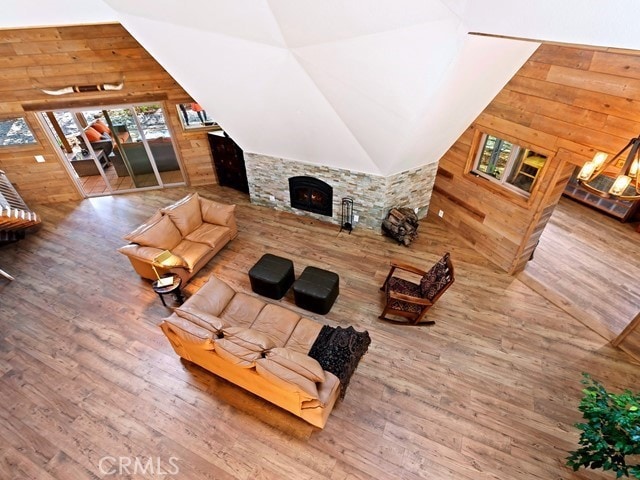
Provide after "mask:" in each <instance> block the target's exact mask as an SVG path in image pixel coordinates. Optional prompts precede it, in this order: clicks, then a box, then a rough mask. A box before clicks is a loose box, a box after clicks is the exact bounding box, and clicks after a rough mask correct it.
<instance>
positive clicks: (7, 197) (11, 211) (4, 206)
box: [0, 170, 41, 242]
mask: <svg viewBox="0 0 640 480" xmlns="http://www.w3.org/2000/svg"><path fill="white" fill-rule="evenodd" d="M40 223H41V220H40V217H38V215H37V214H36V213H35V212H32V211H31V210H30V209H29V207H28V206H27V204H26V203H24V200H22V197H20V195H19V194H18V192H16V189H15V188H14V187H13V185H12V184H11V182H10V181H9V179H8V178H7V176H6V175H5V173H4V172H3V171H2V170H0V242H7V241H14V240H18V239H20V238H24V234H25V232H26V231H27V230H28V229H30V228H32V227H35V226H36V225H38V224H40Z"/></svg>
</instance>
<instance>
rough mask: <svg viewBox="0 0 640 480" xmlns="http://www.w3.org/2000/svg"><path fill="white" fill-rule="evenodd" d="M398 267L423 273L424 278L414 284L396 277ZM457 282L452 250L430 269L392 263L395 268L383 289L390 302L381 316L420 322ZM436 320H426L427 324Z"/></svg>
mask: <svg viewBox="0 0 640 480" xmlns="http://www.w3.org/2000/svg"><path fill="white" fill-rule="evenodd" d="M396 270H401V271H405V272H409V273H410V274H415V275H419V276H420V277H421V278H420V281H419V282H418V283H413V282H411V281H409V280H406V279H404V278H401V277H397V276H394V275H393V274H394V273H395V271H396ZM453 281H454V275H453V265H452V263H451V258H450V255H449V253H446V254H445V255H444V256H443V257H442V258H441V259H440V260H439V261H438V262H437V263H436V264H435V265H434V266H433V267H431V269H430V270H429V271H428V272H426V271H424V270H421V269H419V268H416V267H413V266H411V265H407V264H403V263H398V262H391V269H390V270H389V275H387V278H386V280H385V281H384V284H383V285H382V287H381V288H380V290H382V291H384V292H385V297H386V303H385V306H384V310H383V311H382V313H381V314H380V317H379V318H380V319H382V320H387V321H389V322H394V323H401V324H406V325H418V324H419V323H421V322H422V320H423V319H424V316H425V315H426V313H427V311H428V310H429V308H431V307H432V306H433V304H434V303H436V301H437V300H438V298H440V296H441V295H442V294H443V293H444V292H445V290H447V288H449V287H450V286H451V284H452V283H453ZM387 314H391V315H396V316H400V317H403V318H404V320H395V319H391V318H387V316H386V315H387ZM433 323H435V322H433V321H430V322H422V324H424V325H428V324H433Z"/></svg>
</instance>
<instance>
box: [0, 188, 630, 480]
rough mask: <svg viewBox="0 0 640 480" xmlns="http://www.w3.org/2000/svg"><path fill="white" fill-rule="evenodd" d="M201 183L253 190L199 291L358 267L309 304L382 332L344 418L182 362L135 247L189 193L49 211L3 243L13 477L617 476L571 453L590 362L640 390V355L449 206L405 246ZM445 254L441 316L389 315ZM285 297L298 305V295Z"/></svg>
mask: <svg viewBox="0 0 640 480" xmlns="http://www.w3.org/2000/svg"><path fill="white" fill-rule="evenodd" d="M195 190H196V191H198V192H199V193H200V194H202V195H204V196H206V197H208V198H212V199H216V200H220V201H225V202H229V203H231V202H233V203H237V204H238V208H237V219H238V225H239V232H240V233H239V236H238V238H236V239H235V240H234V241H232V242H231V243H230V244H229V245H227V246H226V247H225V248H224V249H223V250H222V251H221V252H220V253H219V254H218V255H217V256H216V257H214V259H213V260H212V261H211V262H210V263H209V264H208V265H207V266H206V267H205V268H204V269H203V270H201V271H200V272H199V274H198V275H196V276H195V277H194V279H193V280H192V281H191V282H190V283H189V285H188V286H187V288H186V293H187V295H189V294H193V293H194V292H195V291H197V290H198V288H199V287H200V286H201V285H202V284H203V283H204V281H206V279H207V278H208V277H209V276H210V275H212V274H215V275H218V276H220V277H221V278H223V279H224V280H225V281H227V282H229V283H231V284H233V285H234V286H235V287H237V288H240V289H243V290H245V291H250V286H249V279H248V276H247V271H248V270H249V268H250V267H251V266H252V265H253V264H254V263H255V262H256V261H257V260H258V258H259V257H260V256H261V255H262V254H263V253H265V252H272V253H275V254H280V255H283V256H287V257H289V258H291V259H292V260H293V261H294V264H295V269H296V275H299V274H300V273H301V271H302V269H303V268H304V267H305V266H308V265H314V266H320V267H324V268H327V269H329V270H333V271H335V272H337V273H339V274H340V277H341V283H340V286H341V292H340V295H339V297H338V299H337V301H336V303H335V305H334V307H333V309H332V310H331V312H330V313H329V314H327V315H326V316H324V317H323V316H317V315H313V314H310V313H308V312H304V313H305V315H308V316H310V317H312V318H317V319H319V320H321V321H325V322H327V323H329V324H332V325H342V326H347V325H353V326H354V327H356V328H358V329H366V330H368V331H369V333H370V335H371V339H372V343H371V346H370V348H369V352H368V353H367V354H366V355H365V356H364V357H363V359H362V361H361V362H360V365H359V366H358V369H357V370H356V372H355V374H354V376H353V378H352V380H351V384H350V386H349V390H348V391H347V395H346V397H345V399H344V400H343V401H342V402H340V403H338V405H337V406H336V408H335V409H334V411H333V413H332V414H331V416H330V418H329V421H328V423H327V426H326V428H325V429H324V430H318V429H314V428H313V427H311V426H310V425H308V424H306V423H305V422H303V421H302V420H299V419H298V418H297V417H294V416H292V415H290V414H288V413H286V412H284V411H281V410H280V409H278V408H277V407H274V406H272V405H270V404H268V403H266V402H264V401H263V400H261V399H259V398H257V397H254V396H252V395H251V394H248V393H246V392H244V391H243V390H241V389H240V388H237V387H235V386H234V385H231V384H229V383H227V382H225V381H224V380H221V379H218V378H216V377H215V376H213V375H212V374H209V373H208V372H206V371H204V370H202V369H200V368H198V367H195V366H193V365H190V364H185V363H182V362H181V361H180V360H179V359H178V357H177V356H176V355H175V354H174V352H173V350H172V349H171V347H170V345H169V343H168V341H167V339H166V338H165V337H164V335H163V334H162V332H161V331H160V329H159V328H158V324H159V323H160V320H161V319H162V318H163V317H164V316H167V315H168V314H169V310H168V309H166V308H164V307H163V306H162V304H161V302H160V300H159V299H158V297H157V296H156V295H155V294H154V293H153V291H152V290H151V287H150V284H149V282H147V281H145V280H142V279H140V278H139V277H138V276H137V275H136V274H135V273H134V271H133V269H132V268H131V266H130V264H129V263H128V261H127V259H126V258H125V257H124V256H123V255H121V254H119V253H117V251H116V249H117V248H118V247H119V246H121V245H122V244H123V241H122V240H121V237H122V235H124V234H125V233H127V232H129V231H130V230H132V229H133V228H134V227H136V226H137V225H139V224H140V223H141V222H142V221H143V220H144V219H146V218H147V217H148V216H150V215H151V214H152V213H153V211H154V210H155V209H156V208H158V207H161V206H164V205H166V204H168V203H170V202H171V201H173V200H177V199H179V198H181V197H182V196H183V195H184V194H185V193H186V192H188V191H190V189H187V188H176V189H170V190H162V191H149V192H144V193H133V194H126V195H118V196H113V197H100V198H94V199H90V200H85V201H82V202H70V203H62V204H55V205H42V206H38V207H35V208H34V209H35V210H36V211H37V212H38V214H39V215H40V216H41V217H42V218H43V222H44V223H43V228H42V229H41V230H40V231H39V232H37V233H35V234H32V235H29V236H28V237H27V238H26V239H25V240H22V241H20V242H18V243H15V244H11V245H8V246H6V247H4V248H2V249H0V267H1V268H3V269H4V270H6V271H7V273H10V274H12V275H13V276H14V277H15V280H14V281H13V282H10V281H5V280H0V326H1V332H2V335H1V336H0V390H1V392H2V402H0V478H32V479H52V478H57V479H71V478H72V479H84V478H166V479H168V478H184V479H205V478H206V479H216V480H223V479H252V480H253V479H296V480H298V479H333V480H337V479H372V478H376V479H396V478H398V479H400V478H401V479H408V480H414V479H419V478H428V479H462V480H464V479H468V480H472V479H473V480H478V479H493V480H498V479H500V480H505V479H543V480H549V479H556V480H558V479H605V478H610V476H609V475H604V474H603V473H601V472H597V471H580V472H576V473H574V472H572V471H570V470H569V469H568V468H567V467H565V466H564V461H565V460H564V458H565V457H566V456H567V451H568V450H570V449H572V448H574V447H575V445H576V441H577V438H578V431H577V430H576V429H575V428H574V427H573V426H572V425H573V424H574V423H575V422H577V421H579V419H580V415H579V412H578V410H577V405H578V402H579V399H580V396H581V385H580V374H581V372H590V373H591V374H592V375H593V376H594V377H595V378H597V379H598V380H600V381H602V382H603V383H604V384H605V385H606V386H607V387H609V388H610V389H612V390H619V389H623V388H632V389H637V386H638V385H640V368H639V365H638V364H637V363H635V362H633V361H632V360H631V359H630V357H628V356H627V355H626V354H625V353H624V352H621V351H619V350H617V349H615V348H613V347H611V346H610V345H609V344H608V343H607V341H606V340H604V339H603V338H602V337H601V336H600V335H598V334H596V333H595V332H593V331H592V330H589V329H587V328H585V327H584V325H583V324H582V323H580V322H578V321H577V320H575V319H574V318H573V317H571V316H570V315H568V314H567V313H566V312H564V311H563V310H561V309H560V308H558V307H556V306H555V305H553V304H552V303H550V302H549V301H547V300H545V299H544V298H543V297H541V296H540V295H539V294H537V293H536V292H534V291H533V290H532V289H531V288H529V287H528V286H526V285H525V284H524V283H522V282H521V281H520V280H519V279H518V278H514V277H510V276H508V275H506V274H505V273H503V272H502V271H500V270H499V269H498V268H497V267H495V266H493V265H492V264H490V263H489V262H488V261H487V260H485V259H484V258H482V257H481V256H479V255H478V254H477V253H476V252H474V251H473V250H472V249H471V247H470V246H469V245H468V244H466V243H465V241H464V240H463V239H460V238H457V237H455V236H454V235H452V234H450V233H449V232H448V231H447V229H446V226H445V225H444V224H443V223H442V222H441V221H440V220H439V219H438V218H437V217H436V218H430V219H427V220H425V221H423V222H422V224H421V227H420V236H419V238H418V239H417V240H416V241H415V242H414V243H413V244H412V245H411V247H409V248H406V247H403V246H399V245H397V244H396V243H395V242H393V241H392V240H390V239H389V238H386V237H382V236H379V235H377V234H375V233H373V232H367V231H364V230H361V229H358V228H357V225H356V228H355V230H354V231H353V233H352V234H350V235H349V234H347V233H346V232H342V233H338V230H339V227H337V226H336V225H330V224H326V223H322V222H318V221H316V220H312V219H308V218H304V217H297V216H295V215H291V214H287V213H282V212H275V211H273V210H270V209H267V208H264V207H257V206H254V205H250V204H249V203H248V199H247V198H246V197H245V196H243V195H242V194H240V193H238V192H235V191H233V190H230V189H225V188H220V187H206V188H197V189H195ZM445 251H450V252H451V254H452V260H453V262H454V265H455V268H456V282H455V283H454V284H453V286H452V287H451V288H450V289H449V290H448V291H447V292H446V293H445V295H443V297H442V298H441V299H440V300H439V302H438V304H437V305H436V306H435V307H434V308H432V309H431V310H430V313H429V318H430V319H431V320H435V321H436V324H435V325H434V326H422V327H406V326H405V327H403V326H398V325H394V324H390V323H385V322H382V321H380V320H378V318H377V316H378V315H379V313H380V311H381V309H382V298H381V293H380V291H379V286H380V284H381V282H382V281H383V279H384V277H385V275H386V273H387V272H388V262H389V260H390V259H391V258H396V259H400V260H403V261H405V262H408V263H414V264H416V265H418V266H423V267H427V266H430V265H431V264H433V262H435V261H436V260H437V259H438V258H440V256H441V255H442V254H443V253H444V252H445ZM282 302H283V303H284V304H285V305H286V306H288V307H291V308H293V309H296V308H297V307H295V305H294V304H293V301H292V296H291V292H289V293H288V294H287V296H286V297H285V298H284V299H283V300H282ZM300 311H301V310H300ZM301 312H302V311H301ZM105 457H108V458H106V460H104V459H105ZM136 459H137V461H138V462H139V463H144V462H151V464H152V465H153V467H154V469H153V471H149V470H148V469H147V471H146V474H140V475H133V474H131V475H127V474H122V475H108V474H107V473H105V472H113V471H118V468H117V467H118V464H122V463H124V464H125V466H126V465H127V463H128V462H130V463H131V465H130V466H128V467H127V468H128V471H129V472H131V473H132V472H133V465H134V464H135V462H136ZM145 465H146V466H147V467H148V463H145ZM174 465H175V466H176V467H177V468H178V469H179V474H176V475H172V474H171V473H172V472H173V473H175V470H174V469H173V467H174ZM100 467H102V470H101V468H100ZM157 467H160V469H158V468H157ZM158 470H160V471H161V474H159V473H158ZM122 471H123V470H122V469H120V472H122ZM138 473H140V470H138ZM162 473H164V474H162Z"/></svg>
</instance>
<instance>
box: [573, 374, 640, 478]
mask: <svg viewBox="0 0 640 480" xmlns="http://www.w3.org/2000/svg"><path fill="white" fill-rule="evenodd" d="M582 375H583V379H582V384H583V385H584V386H585V388H584V390H582V392H583V393H584V397H583V398H582V400H581V401H580V406H579V407H578V409H579V410H580V411H581V412H582V417H583V418H584V419H585V420H586V422H585V423H577V424H576V425H575V426H576V427H577V428H579V429H580V430H582V433H581V434H580V442H579V443H580V445H581V446H580V448H578V449H577V450H575V451H573V452H569V453H570V455H569V456H568V457H567V465H568V466H570V467H572V468H573V470H574V471H575V470H578V469H579V468H580V467H586V468H592V469H598V468H601V469H603V470H613V471H614V472H615V473H616V478H620V477H623V476H625V477H629V475H632V477H633V478H637V479H640V461H638V458H639V457H638V455H639V454H640V394H637V393H636V394H634V393H632V392H631V391H629V390H625V391H624V392H622V393H619V394H616V393H610V392H607V390H606V389H605V388H604V386H602V384H600V383H599V382H598V381H596V380H594V379H593V378H591V376H590V375H589V374H587V373H583V374H582ZM631 456H634V457H636V458H635V459H633V458H630V457H631ZM630 463H632V464H630ZM633 463H635V464H633Z"/></svg>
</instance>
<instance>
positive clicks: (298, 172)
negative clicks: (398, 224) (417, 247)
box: [244, 152, 438, 232]
mask: <svg viewBox="0 0 640 480" xmlns="http://www.w3.org/2000/svg"><path fill="white" fill-rule="evenodd" d="M244 156H245V164H246V168H247V178H248V180H249V195H250V197H251V202H252V203H255V204H256V205H264V206H267V207H271V208H275V209H276V210H282V211H287V212H293V213H296V214H298V215H305V216H308V217H312V218H316V219H318V220H321V221H325V222H327V221H329V222H332V223H335V224H336V225H340V211H341V202H342V198H343V197H351V198H353V213H354V214H355V215H358V216H359V220H358V222H355V224H354V228H355V229H357V228H369V229H371V230H375V231H377V232H380V228H381V227H380V226H381V224H382V220H384V219H385V217H386V215H387V213H388V212H389V209H390V208H392V207H396V206H405V207H409V208H411V209H415V208H417V209H418V218H422V217H424V216H425V215H426V213H427V210H428V208H429V201H430V200H431V191H432V189H433V184H434V181H435V178H436V171H437V168H438V164H437V162H436V163H431V164H428V165H423V166H422V167H419V168H416V169H413V170H408V171H406V172H401V173H398V174H396V175H392V176H390V177H382V176H379V175H372V174H368V173H362V172H353V171H350V170H343V169H339V168H333V167H327V166H323V165H312V164H308V163H303V162H297V161H293V160H286V159H282V158H275V157H270V156H267V155H260V154H255V153H246V152H245V155H244ZM296 176H307V177H314V178H317V179H319V180H322V181H324V182H326V183H328V184H329V185H331V187H333V216H331V217H328V216H324V215H320V214H316V213H310V212H307V211H304V210H299V209H296V208H292V207H291V205H290V201H291V196H290V192H289V178H291V177H296Z"/></svg>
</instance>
